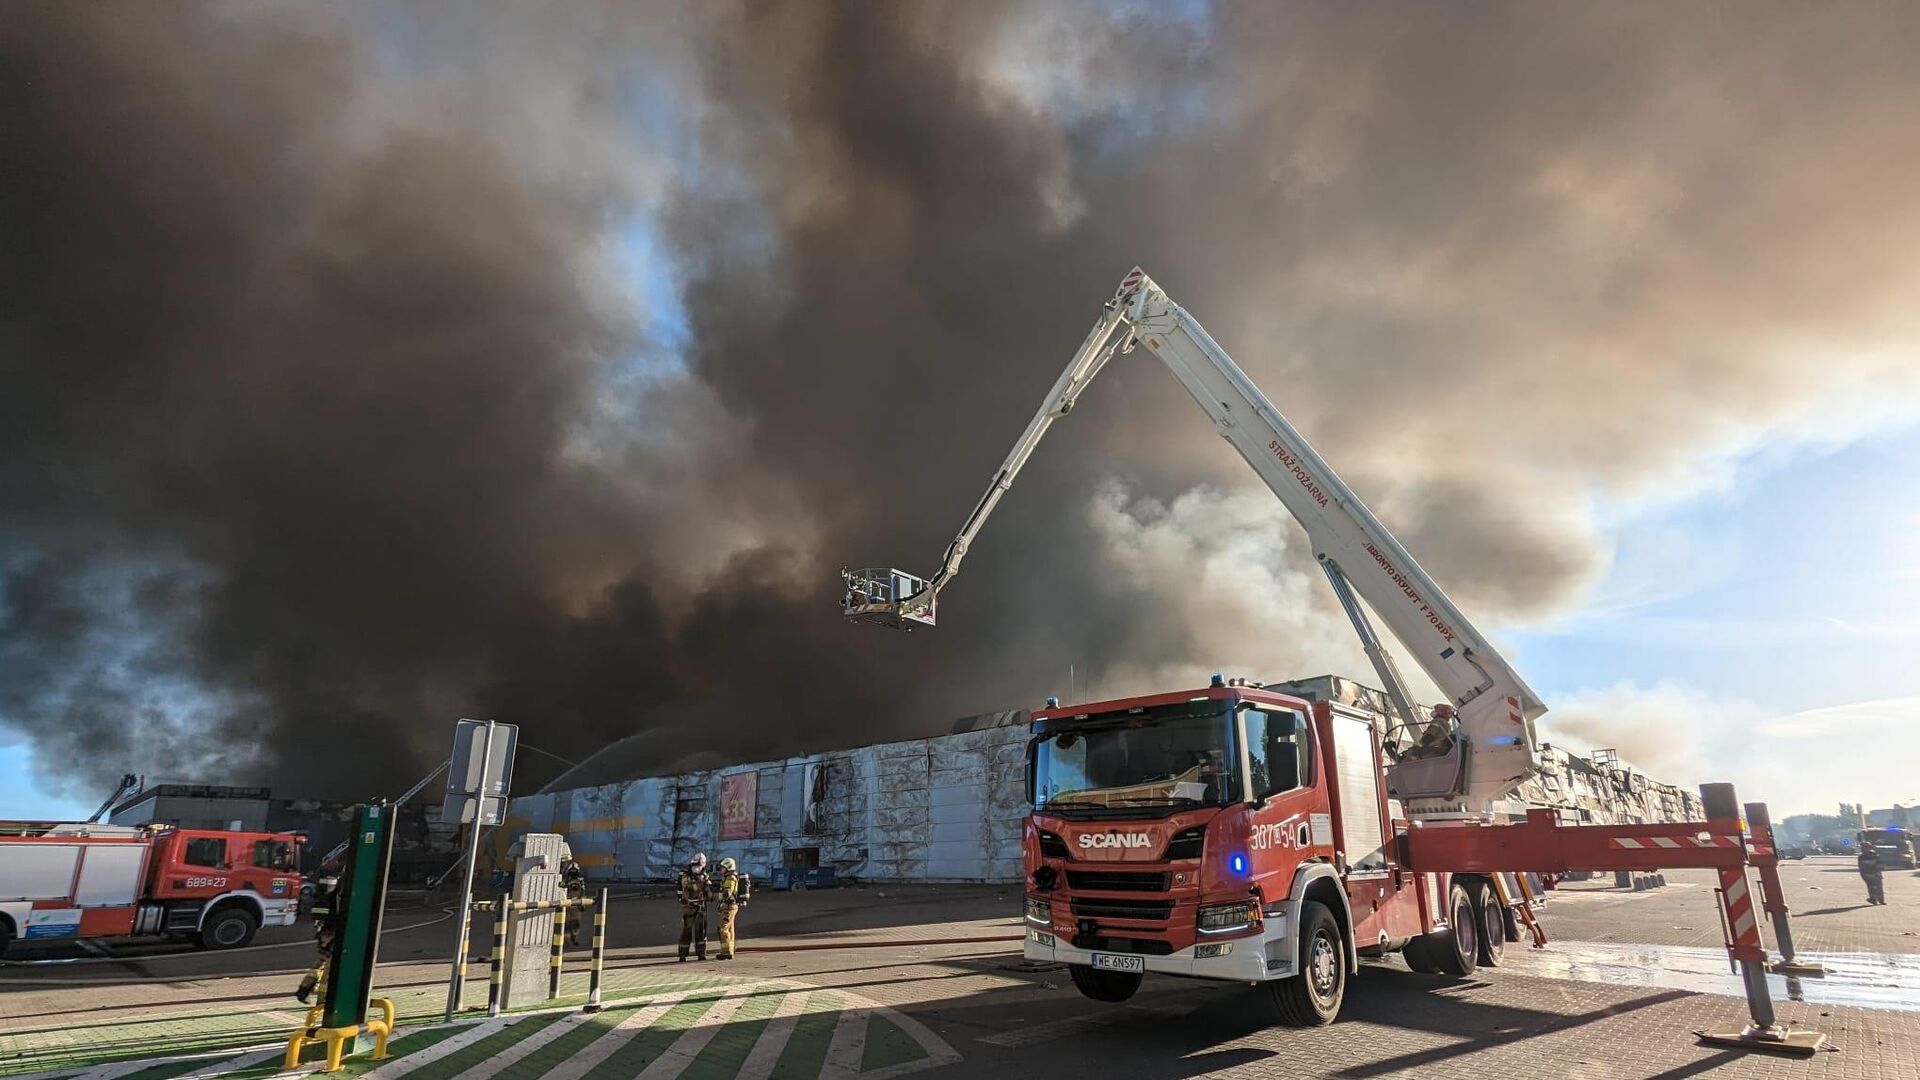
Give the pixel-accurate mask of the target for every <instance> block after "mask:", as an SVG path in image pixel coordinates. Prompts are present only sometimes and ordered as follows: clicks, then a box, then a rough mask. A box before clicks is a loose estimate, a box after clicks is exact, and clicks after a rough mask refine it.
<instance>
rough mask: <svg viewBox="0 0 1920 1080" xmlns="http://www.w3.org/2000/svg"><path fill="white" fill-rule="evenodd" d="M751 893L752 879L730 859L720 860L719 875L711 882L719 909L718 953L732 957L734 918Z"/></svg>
mask: <svg viewBox="0 0 1920 1080" xmlns="http://www.w3.org/2000/svg"><path fill="white" fill-rule="evenodd" d="M752 895H753V879H752V878H750V877H748V876H747V875H745V874H743V873H741V872H740V868H739V866H738V864H736V863H735V862H734V861H733V860H732V859H721V860H720V876H719V877H718V878H717V879H715V881H714V883H713V900H714V903H715V904H716V905H717V906H718V907H719V909H720V955H719V956H718V957H716V959H720V960H731V959H733V935H734V928H733V923H734V919H735V918H736V917H737V916H738V915H739V914H740V909H741V908H743V907H745V906H747V900H748V899H749V898H750V897H751V896H752Z"/></svg>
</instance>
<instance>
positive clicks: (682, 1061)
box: [636, 986, 760, 1080]
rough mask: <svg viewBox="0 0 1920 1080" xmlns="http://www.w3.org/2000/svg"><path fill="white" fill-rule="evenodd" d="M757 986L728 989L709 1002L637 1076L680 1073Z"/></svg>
mask: <svg viewBox="0 0 1920 1080" xmlns="http://www.w3.org/2000/svg"><path fill="white" fill-rule="evenodd" d="M759 989H760V987H758V986H751V987H743V988H740V989H737V990H730V991H728V992H727V994H726V996H725V997H722V998H721V999H720V1000H718V1001H716V1002H714V1003H713V1004H712V1005H711V1006H709V1007H708V1009H707V1011H706V1012H705V1013H703V1014H702V1015H701V1016H700V1018H699V1019H698V1020H695V1021H694V1023H693V1026H692V1027H690V1028H688V1029H687V1030H686V1031H685V1032H684V1033H683V1034H682V1035H681V1036H680V1037H679V1038H678V1039H675V1040H674V1041H673V1045H672V1046H669V1047H667V1049H666V1050H665V1051H664V1052H662V1053H661V1055H660V1056H659V1057H657V1058H655V1059H653V1062H652V1063H651V1064H649V1065H648V1066H647V1067H646V1069H645V1071H643V1072H641V1074H640V1075H639V1077H637V1078H636V1080H672V1078H673V1077H676V1076H679V1075H680V1073H681V1071H682V1070H684V1069H685V1068H686V1067H687V1066H688V1065H691V1064H693V1059H694V1058H696V1057H699V1056H700V1051H702V1050H704V1049H706V1046H707V1044H708V1043H709V1042H712V1041H713V1037H714V1036H715V1035H718V1034H719V1033H720V1029H721V1028H723V1027H726V1026H727V1024H728V1023H730V1022H732V1020H733V1014H734V1013H735V1012H736V1011H738V1010H739V1008H740V1006H742V1005H744V1004H746V1002H747V1000H748V999H749V998H750V997H752V996H753V994H754V993H755V992H756V991H758V990H759Z"/></svg>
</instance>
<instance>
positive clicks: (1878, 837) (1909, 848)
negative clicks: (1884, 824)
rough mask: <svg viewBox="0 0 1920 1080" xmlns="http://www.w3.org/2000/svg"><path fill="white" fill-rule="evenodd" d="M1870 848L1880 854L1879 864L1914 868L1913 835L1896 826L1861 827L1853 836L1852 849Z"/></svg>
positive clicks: (1908, 868) (1906, 868) (1907, 868)
mask: <svg viewBox="0 0 1920 1080" xmlns="http://www.w3.org/2000/svg"><path fill="white" fill-rule="evenodd" d="M1868 848H1872V849H1873V850H1874V851H1875V852H1876V853H1878V854H1879V856H1880V865H1881V866H1887V867H1899V868H1901V869H1905V870H1912V869H1914V850H1913V836H1912V834H1910V833H1908V832H1907V830H1905V829H1902V828H1899V827H1897V826H1894V827H1889V828H1885V829H1861V830H1860V831H1859V833H1857V834H1856V835H1855V836H1854V850H1856V851H1865V850H1867V849H1868Z"/></svg>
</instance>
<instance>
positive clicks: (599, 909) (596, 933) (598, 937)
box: [583, 889, 607, 1012]
mask: <svg viewBox="0 0 1920 1080" xmlns="http://www.w3.org/2000/svg"><path fill="white" fill-rule="evenodd" d="M606 953H607V890H605V889H601V890H600V902H599V903H597V904H595V905H593V965H592V966H591V967H589V968H588V969H587V1007H586V1009H585V1010H583V1011H585V1012H599V1011H600V965H601V963H602V962H603V961H604V960H605V959H606Z"/></svg>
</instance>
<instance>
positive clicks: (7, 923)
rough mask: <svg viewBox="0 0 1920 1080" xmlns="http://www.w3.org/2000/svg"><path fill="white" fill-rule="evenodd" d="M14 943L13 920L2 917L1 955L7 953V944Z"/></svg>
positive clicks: (0, 931) (0, 926) (0, 928)
mask: <svg viewBox="0 0 1920 1080" xmlns="http://www.w3.org/2000/svg"><path fill="white" fill-rule="evenodd" d="M12 944H13V920H12V919H6V918H0V956H5V955H7V946H9V945H12Z"/></svg>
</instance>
